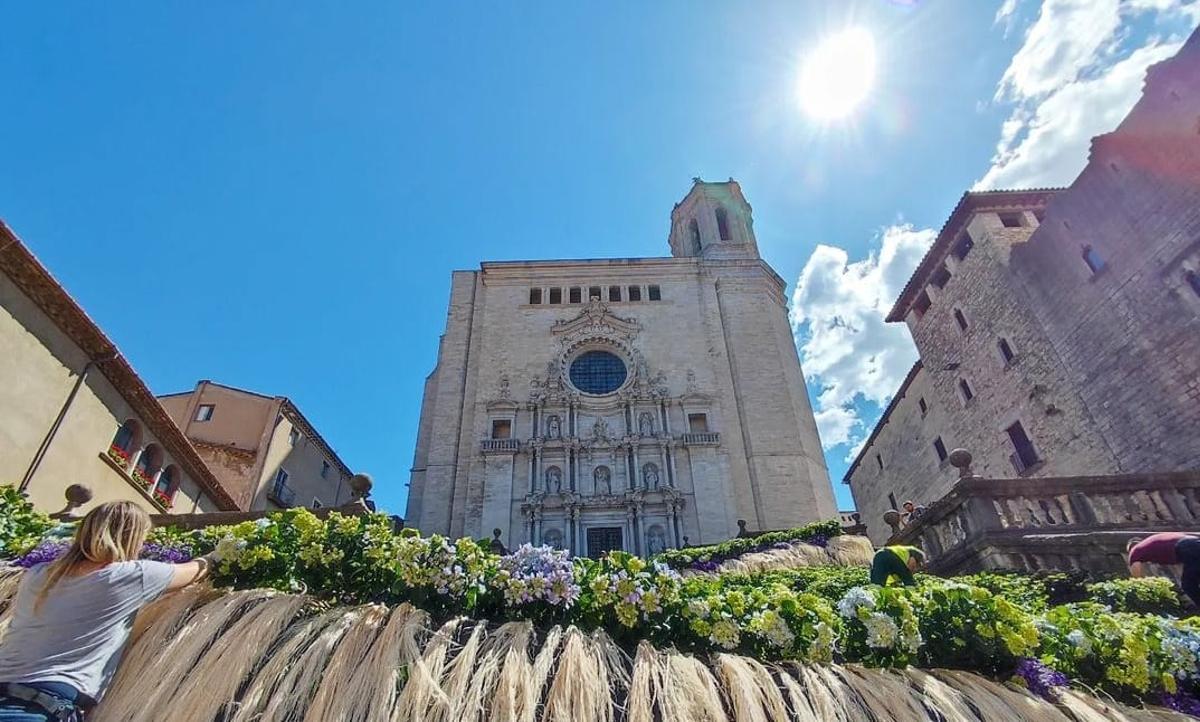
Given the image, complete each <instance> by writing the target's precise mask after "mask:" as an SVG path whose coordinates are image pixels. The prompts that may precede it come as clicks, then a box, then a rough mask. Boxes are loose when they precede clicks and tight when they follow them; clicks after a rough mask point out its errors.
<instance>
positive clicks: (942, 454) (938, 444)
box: [933, 436, 950, 462]
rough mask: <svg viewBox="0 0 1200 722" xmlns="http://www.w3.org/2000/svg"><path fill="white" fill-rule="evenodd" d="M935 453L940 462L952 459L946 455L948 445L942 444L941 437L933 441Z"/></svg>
mask: <svg viewBox="0 0 1200 722" xmlns="http://www.w3.org/2000/svg"><path fill="white" fill-rule="evenodd" d="M933 451H934V453H936V454H937V458H938V461H939V462H942V461H945V460H946V459H948V458H949V457H950V455H949V454H947V453H946V445H945V444H943V443H942V437H940V436H939V437H937V438H936V439H934V440H933Z"/></svg>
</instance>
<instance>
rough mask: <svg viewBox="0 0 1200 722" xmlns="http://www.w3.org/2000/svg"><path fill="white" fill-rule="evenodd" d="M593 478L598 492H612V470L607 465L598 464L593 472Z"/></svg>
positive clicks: (607, 493) (606, 493)
mask: <svg viewBox="0 0 1200 722" xmlns="http://www.w3.org/2000/svg"><path fill="white" fill-rule="evenodd" d="M592 480H593V481H595V482H596V493H597V494H605V495H609V494H612V472H611V471H609V470H608V467H607V466H597V467H596V470H595V471H593V472H592Z"/></svg>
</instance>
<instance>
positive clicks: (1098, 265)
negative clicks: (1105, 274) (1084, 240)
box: [1083, 246, 1104, 275]
mask: <svg viewBox="0 0 1200 722" xmlns="http://www.w3.org/2000/svg"><path fill="white" fill-rule="evenodd" d="M1083 262H1084V263H1086V264H1087V267H1088V268H1089V269H1091V271H1092V274H1093V275H1095V274H1097V273H1099V272H1101V271H1103V270H1104V259H1103V258H1102V257H1101V256H1100V254H1099V253H1098V252H1097V251H1096V249H1095V248H1092V247H1091V246H1084V247H1083Z"/></svg>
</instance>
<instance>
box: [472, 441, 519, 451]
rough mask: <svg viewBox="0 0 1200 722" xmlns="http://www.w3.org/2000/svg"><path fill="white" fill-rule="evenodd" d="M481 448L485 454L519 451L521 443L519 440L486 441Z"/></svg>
mask: <svg viewBox="0 0 1200 722" xmlns="http://www.w3.org/2000/svg"><path fill="white" fill-rule="evenodd" d="M479 448H480V451H483V452H489V451H491V452H508V451H517V450H519V449H520V448H521V442H520V441H518V440H517V439H484V440H483V441H481V442H480V445H479Z"/></svg>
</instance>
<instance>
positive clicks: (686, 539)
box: [683, 536, 691, 548]
mask: <svg viewBox="0 0 1200 722" xmlns="http://www.w3.org/2000/svg"><path fill="white" fill-rule="evenodd" d="M683 546H684V547H685V548H686V547H690V546H691V543H690V542H689V541H688V538H687V537H686V536H685V537H684V538H683Z"/></svg>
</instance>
